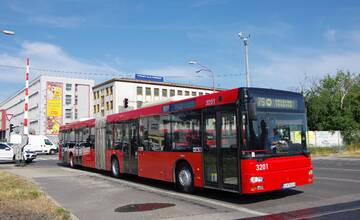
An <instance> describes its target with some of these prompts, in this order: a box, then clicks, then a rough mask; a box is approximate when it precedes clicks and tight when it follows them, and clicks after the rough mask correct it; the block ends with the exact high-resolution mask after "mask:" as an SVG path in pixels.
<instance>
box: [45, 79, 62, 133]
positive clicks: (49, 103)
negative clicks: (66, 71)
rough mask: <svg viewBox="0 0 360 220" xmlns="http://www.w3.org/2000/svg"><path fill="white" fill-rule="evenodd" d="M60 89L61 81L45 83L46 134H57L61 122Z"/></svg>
mask: <svg viewBox="0 0 360 220" xmlns="http://www.w3.org/2000/svg"><path fill="white" fill-rule="evenodd" d="M62 90H63V84H62V83H59V82H47V83H46V119H47V127H46V134H50V135H57V134H59V130H60V125H61V124H62V98H63V94H62V93H63V91H62Z"/></svg>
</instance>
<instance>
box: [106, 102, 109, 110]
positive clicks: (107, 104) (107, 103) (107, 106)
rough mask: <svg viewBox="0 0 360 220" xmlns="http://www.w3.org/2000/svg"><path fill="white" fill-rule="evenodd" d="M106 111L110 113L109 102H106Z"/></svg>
mask: <svg viewBox="0 0 360 220" xmlns="http://www.w3.org/2000/svg"><path fill="white" fill-rule="evenodd" d="M106 111H109V102H106Z"/></svg>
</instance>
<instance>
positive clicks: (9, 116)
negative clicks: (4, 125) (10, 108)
mask: <svg viewBox="0 0 360 220" xmlns="http://www.w3.org/2000/svg"><path fill="white" fill-rule="evenodd" d="M13 116H14V114H6V119H7V120H8V121H11V119H12V118H13Z"/></svg>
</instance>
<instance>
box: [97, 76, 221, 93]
mask: <svg viewBox="0 0 360 220" xmlns="http://www.w3.org/2000/svg"><path fill="white" fill-rule="evenodd" d="M113 82H128V83H142V84H149V85H159V86H172V87H181V88H188V89H203V90H210V91H212V90H213V88H212V87H208V86H197V85H190V84H181V83H172V82H156V81H147V80H138V79H131V78H112V79H109V80H107V81H105V82H102V83H99V84H97V85H95V86H94V87H93V89H97V88H99V87H102V86H104V85H107V84H110V83H113ZM215 90H216V91H222V90H224V89H220V88H215Z"/></svg>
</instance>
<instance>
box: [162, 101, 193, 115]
mask: <svg viewBox="0 0 360 220" xmlns="http://www.w3.org/2000/svg"><path fill="white" fill-rule="evenodd" d="M195 106H196V102H195V100H189V101H184V102H178V103H174V104H170V105H165V106H163V112H173V111H180V110H185V109H190V108H195Z"/></svg>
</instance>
